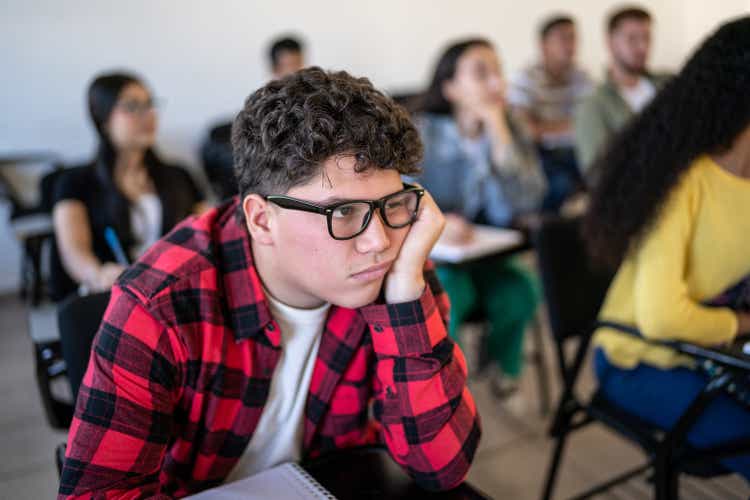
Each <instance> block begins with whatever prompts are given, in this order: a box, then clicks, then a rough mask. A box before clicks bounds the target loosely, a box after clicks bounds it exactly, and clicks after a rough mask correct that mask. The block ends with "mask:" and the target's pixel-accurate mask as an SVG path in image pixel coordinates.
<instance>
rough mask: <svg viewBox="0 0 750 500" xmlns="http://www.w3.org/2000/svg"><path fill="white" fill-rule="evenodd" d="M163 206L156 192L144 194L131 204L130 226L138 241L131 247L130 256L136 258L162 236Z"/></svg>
mask: <svg viewBox="0 0 750 500" xmlns="http://www.w3.org/2000/svg"><path fill="white" fill-rule="evenodd" d="M161 218H162V206H161V200H160V199H159V197H158V196H157V195H156V194H154V193H146V194H142V195H141V196H139V197H138V199H137V200H136V201H135V203H133V204H132V205H131V206H130V227H131V228H132V231H133V236H135V237H136V239H137V240H138V243H137V244H135V245H133V247H131V248H130V257H131V258H132V259H133V260H135V259H137V258H138V257H140V256H141V254H143V252H145V251H146V250H147V249H148V247H150V246H151V245H153V244H154V243H156V241H157V240H158V239H159V237H160V236H161Z"/></svg>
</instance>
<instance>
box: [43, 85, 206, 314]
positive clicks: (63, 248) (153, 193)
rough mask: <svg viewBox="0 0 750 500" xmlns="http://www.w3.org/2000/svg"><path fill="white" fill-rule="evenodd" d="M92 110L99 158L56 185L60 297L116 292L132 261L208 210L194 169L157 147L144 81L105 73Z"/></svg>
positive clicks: (91, 96)
mask: <svg viewBox="0 0 750 500" xmlns="http://www.w3.org/2000/svg"><path fill="white" fill-rule="evenodd" d="M88 108H89V113H90V116H91V120H92V122H93V124H94V128H95V129H96V133H97V136H98V139H99V144H98V148H97V153H96V156H95V158H94V160H93V162H91V163H90V164H88V165H84V166H81V167H77V168H72V169H70V170H68V171H66V172H65V173H64V174H62V175H61V178H60V179H59V180H58V182H57V183H56V187H55V194H54V199H55V206H54V210H53V220H54V229H55V240H56V249H55V252H54V254H55V255H54V256H53V265H52V279H51V282H52V290H51V295H52V296H53V298H54V299H61V298H63V297H64V296H65V295H67V294H68V293H70V292H71V291H74V290H75V288H76V286H77V285H83V286H84V287H85V288H86V289H88V290H89V291H101V290H107V289H109V287H110V286H111V285H112V283H113V282H114V280H115V279H116V278H117V276H119V275H120V273H121V272H122V271H123V270H124V268H125V264H126V262H125V261H128V260H132V259H135V258H137V257H138V256H139V255H140V254H141V253H143V252H144V251H145V249H146V248H148V247H149V246H150V245H151V244H152V243H154V242H155V241H156V240H157V239H159V238H160V237H161V236H162V235H163V234H165V233H166V232H167V231H169V230H170V229H171V228H172V227H173V226H174V225H175V224H176V223H177V222H179V221H180V220H181V219H183V218H184V217H186V216H188V215H190V214H191V213H194V212H196V211H200V210H201V208H202V203H201V202H202V200H203V195H202V194H201V192H200V190H199V189H198V187H197V186H196V185H195V183H194V182H193V180H192V179H191V177H190V175H189V174H188V173H187V171H186V170H185V169H184V168H181V167H179V166H174V165H167V164H165V163H164V162H163V161H161V159H160V158H159V157H158V156H157V155H156V153H155V152H154V150H153V146H154V142H155V138H156V125H157V123H156V122H157V120H156V113H155V110H154V100H153V98H152V96H151V93H150V92H149V90H148V89H147V88H146V86H145V85H144V84H143V82H142V81H141V80H139V79H138V78H137V77H135V76H133V75H130V74H126V73H111V74H105V75H101V76H98V77H97V78H95V79H94V81H93V82H92V83H91V85H90V87H89V90H88ZM115 240H116V242H115ZM118 246H119V247H120V248H121V249H122V252H119V251H118V250H117V247H118ZM58 257H59V258H58ZM71 278H72V280H71Z"/></svg>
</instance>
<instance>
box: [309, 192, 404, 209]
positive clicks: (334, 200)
mask: <svg viewBox="0 0 750 500" xmlns="http://www.w3.org/2000/svg"><path fill="white" fill-rule="evenodd" d="M404 189H405V188H403V187H402V188H401V189H399V190H397V191H394V192H392V193H388V194H386V195H385V196H381V197H380V198H375V199H371V200H364V201H378V200H382V199H383V198H385V197H387V196H390V195H392V194H396V193H400V192H401V191H403V190H404ZM350 201H363V199H362V198H341V197H339V196H329V197H328V198H324V199H322V200H320V201H313V202H311V203H315V204H316V205H321V206H326V205H333V204H334V203H346V202H350Z"/></svg>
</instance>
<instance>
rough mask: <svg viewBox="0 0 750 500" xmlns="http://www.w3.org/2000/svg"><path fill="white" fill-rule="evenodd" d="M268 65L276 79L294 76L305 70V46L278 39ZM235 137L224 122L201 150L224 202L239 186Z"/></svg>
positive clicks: (293, 40)
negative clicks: (234, 150)
mask: <svg viewBox="0 0 750 500" xmlns="http://www.w3.org/2000/svg"><path fill="white" fill-rule="evenodd" d="M268 62H269V64H270V67H271V76H272V77H273V78H274V79H278V78H283V77H285V76H287V75H291V74H292V73H294V72H295V71H299V70H300V69H302V68H304V67H305V45H304V43H303V42H302V41H301V40H299V39H297V38H294V37H290V36H285V37H281V38H277V39H275V40H274V41H273V42H272V43H271V46H270V48H269V49H268ZM231 135H232V123H231V122H228V123H221V124H219V125H216V126H214V127H213V128H212V129H211V130H210V131H209V133H208V139H206V142H205V143H204V144H203V146H202V147H201V158H202V160H203V163H204V165H205V167H206V169H205V170H206V176H207V177H208V179H209V181H210V182H211V186H212V187H213V190H214V191H215V192H216V195H217V196H218V197H219V198H221V199H225V198H229V197H231V196H234V195H236V194H237V184H236V182H235V181H234V175H233V174H232V166H233V164H232V144H231Z"/></svg>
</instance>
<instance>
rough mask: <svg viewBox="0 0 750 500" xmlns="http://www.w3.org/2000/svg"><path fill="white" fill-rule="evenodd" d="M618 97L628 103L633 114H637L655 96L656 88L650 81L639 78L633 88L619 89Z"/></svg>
mask: <svg viewBox="0 0 750 500" xmlns="http://www.w3.org/2000/svg"><path fill="white" fill-rule="evenodd" d="M620 95H621V96H622V98H623V99H624V100H625V102H626V103H628V106H630V109H631V110H633V113H639V112H640V111H641V110H642V109H643V108H645V107H646V105H647V104H648V103H649V102H651V99H653V98H654V96H655V95H656V87H655V86H654V84H653V83H651V80H649V79H648V78H646V77H643V76H642V77H640V78H639V79H638V83H636V84H635V86H633V87H627V88H625V87H620Z"/></svg>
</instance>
